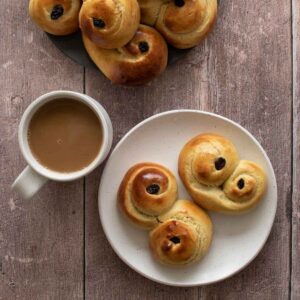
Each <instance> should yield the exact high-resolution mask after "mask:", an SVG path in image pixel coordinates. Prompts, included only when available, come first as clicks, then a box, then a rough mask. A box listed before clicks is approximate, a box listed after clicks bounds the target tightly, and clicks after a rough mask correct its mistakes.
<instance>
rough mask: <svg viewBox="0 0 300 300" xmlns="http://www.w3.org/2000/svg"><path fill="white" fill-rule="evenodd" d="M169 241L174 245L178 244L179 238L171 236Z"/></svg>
mask: <svg viewBox="0 0 300 300" xmlns="http://www.w3.org/2000/svg"><path fill="white" fill-rule="evenodd" d="M170 241H171V242H172V243H174V244H179V243H180V238H179V237H178V236H173V237H172V238H171V239H170Z"/></svg>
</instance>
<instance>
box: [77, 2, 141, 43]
mask: <svg viewBox="0 0 300 300" xmlns="http://www.w3.org/2000/svg"><path fill="white" fill-rule="evenodd" d="M79 22H80V28H81V30H82V32H83V34H84V35H85V36H87V37H88V38H89V39H90V40H91V41H92V42H93V43H95V44H96V45H97V46H99V47H101V48H105V49H114V48H120V47H123V46H124V45H125V44H127V43H128V42H129V41H130V40H131V39H132V38H133V36H134V34H135V32H136V30H137V28H138V26H139V23H140V9H139V6H138V3H137V0H86V1H84V2H83V5H82V8H81V11H80V16H79Z"/></svg>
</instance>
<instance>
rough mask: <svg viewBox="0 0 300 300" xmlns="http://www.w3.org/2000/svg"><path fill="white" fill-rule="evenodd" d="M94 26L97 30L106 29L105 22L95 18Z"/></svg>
mask: <svg viewBox="0 0 300 300" xmlns="http://www.w3.org/2000/svg"><path fill="white" fill-rule="evenodd" d="M93 24H94V26H95V27H97V28H104V27H105V22H104V21H103V20H102V19H96V18H93Z"/></svg>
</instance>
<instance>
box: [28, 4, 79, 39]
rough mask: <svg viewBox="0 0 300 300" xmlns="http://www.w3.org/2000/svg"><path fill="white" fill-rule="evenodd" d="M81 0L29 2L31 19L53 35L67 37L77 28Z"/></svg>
mask: <svg viewBox="0 0 300 300" xmlns="http://www.w3.org/2000/svg"><path fill="white" fill-rule="evenodd" d="M80 7H81V0H30V2H29V14H30V17H31V19H32V20H33V21H34V22H35V23H36V24H37V25H38V26H39V27H41V28H42V29H43V30H44V31H46V32H48V33H51V34H53V35H68V34H71V33H73V32H75V31H76V30H77V29H78V27H79V24H78V15H79V10H80Z"/></svg>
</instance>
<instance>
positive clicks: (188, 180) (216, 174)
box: [178, 134, 267, 213]
mask: <svg viewBox="0 0 300 300" xmlns="http://www.w3.org/2000/svg"><path fill="white" fill-rule="evenodd" d="M178 169H179V175H180V177H181V179H182V181H183V183H184V185H185V187H186V189H187V191H188V193H189V194H190V195H191V197H192V198H193V200H194V201H195V202H196V203H198V204H199V205H201V206H202V207H204V208H206V209H208V210H213V211H217V212H223V213H242V212H246V211H248V210H250V209H251V208H253V207H255V206H256V205H257V204H258V202H259V201H260V200H261V199H262V197H263V195H264V193H265V190H266V181H267V180H266V176H265V174H264V171H263V170H262V169H261V167H259V166H258V165H257V164H255V163H254V162H251V161H246V160H241V161H240V160H239V159H238V154H237V152H236V149H235V147H234V145H233V144H232V143H231V142H230V141H229V140H227V139H225V138H224V137H222V136H219V135H216V134H200V135H198V136H196V137H194V138H193V139H191V140H190V141H189V142H188V143H187V144H186V145H185V146H184V147H183V149H182V151H181V153H180V155H179V163H178Z"/></svg>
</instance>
